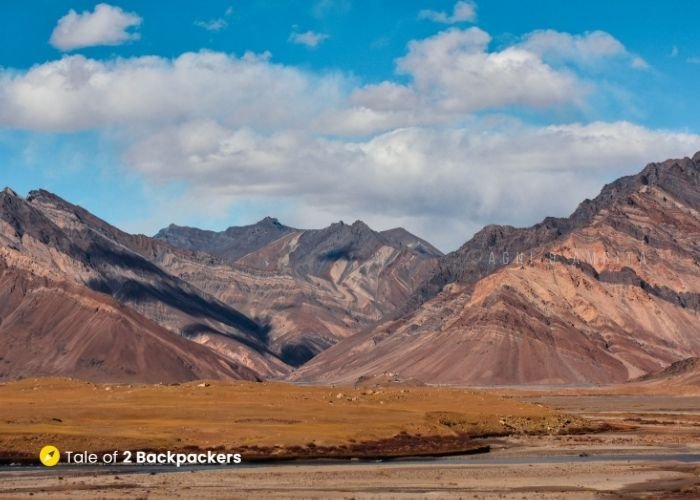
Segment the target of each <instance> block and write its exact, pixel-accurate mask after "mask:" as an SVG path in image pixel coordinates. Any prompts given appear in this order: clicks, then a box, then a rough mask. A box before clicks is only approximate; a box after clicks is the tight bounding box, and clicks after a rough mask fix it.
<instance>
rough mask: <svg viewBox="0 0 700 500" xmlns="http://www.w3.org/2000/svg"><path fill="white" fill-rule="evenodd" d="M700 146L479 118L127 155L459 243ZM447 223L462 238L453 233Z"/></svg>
mask: <svg viewBox="0 0 700 500" xmlns="http://www.w3.org/2000/svg"><path fill="white" fill-rule="evenodd" d="M697 149H700V136H697V135H692V134H682V133H672V132H667V131H659V130H656V131H655V130H648V129H646V128H644V127H640V126H637V125H633V124H631V123H628V122H615V123H605V122H594V123H590V124H579V123H574V124H568V125H557V126H546V127H536V126H528V125H526V124H523V123H521V122H518V121H514V120H508V121H506V122H504V123H499V122H496V123H489V122H488V120H484V119H474V120H473V121H472V122H471V123H470V124H468V126H464V127H460V128H456V129H432V128H421V127H409V128H402V129H397V130H393V131H391V132H387V133H384V134H379V135H377V136H374V137H371V138H369V139H367V140H363V141H349V140H347V139H345V140H344V139H339V138H336V139H328V138H323V137H318V136H315V137H314V136H309V135H307V134H303V133H299V132H297V131H283V132H276V133H273V134H261V133H258V132H255V131H253V130H251V129H247V128H244V129H235V130H232V129H226V128H225V127H221V126H220V125H219V124H217V123H214V122H211V121H204V122H193V123H187V124H183V125H180V126H177V127H173V128H169V129H166V130H161V131H159V132H158V133H156V134H154V135H153V136H151V137H144V138H140V139H139V140H137V141H136V142H134V143H133V144H132V145H131V147H130V148H129V149H128V151H127V152H126V154H125V158H124V160H125V162H126V163H128V164H129V165H131V167H132V168H134V169H136V170H137V171H138V172H140V173H142V174H144V175H146V176H148V177H150V178H155V179H160V180H161V181H175V180H187V181H188V183H190V184H191V185H192V186H194V188H195V189H197V190H198V192H200V193H202V194H203V195H206V196H213V197H215V198H217V199H219V200H226V199H228V200H230V202H231V203H234V201H235V200H241V199H247V200H251V199H256V198H270V197H272V198H275V199H278V200H287V202H288V203H289V204H291V205H294V204H297V205H298V206H300V207H301V208H300V209H301V210H302V212H303V213H304V214H305V216H306V217H310V214H312V213H313V217H311V219H313V220H317V219H321V218H323V217H325V218H326V220H325V223H328V222H330V221H329V220H328V217H329V214H334V216H335V217H337V218H342V219H346V220H348V219H350V220H354V219H353V218H358V217H362V218H364V219H367V220H368V221H369V222H375V223H380V224H383V225H384V226H383V227H388V226H391V225H393V224H394V223H396V224H398V223H399V221H401V222H402V223H404V224H407V225H408V226H409V228H411V229H414V230H418V231H422V232H423V234H425V235H426V236H429V237H430V238H431V239H433V240H434V241H436V242H437V243H438V244H441V245H442V246H443V247H444V248H453V247H454V246H456V245H458V244H459V243H461V242H463V240H464V239H465V238H466V235H468V234H469V233H465V232H464V231H468V230H469V228H476V227H478V226H481V225H484V224H487V223H490V222H494V221H498V222H501V223H512V224H527V223H531V222H533V221H535V220H538V219H540V218H541V217H543V216H545V215H548V214H555V215H564V214H567V213H568V212H569V211H571V210H573V208H575V205H576V204H577V203H578V202H579V201H581V200H582V199H583V198H585V197H590V196H593V195H595V194H596V193H597V191H598V190H599V189H600V187H601V178H605V179H608V180H609V179H611V178H614V177H617V176H619V175H623V174H628V173H631V172H634V171H637V170H639V169H640V168H641V166H642V165H644V164H645V163H646V162H647V161H649V160H650V159H661V158H666V157H669V156H677V155H678V154H679V152H685V153H690V152H692V151H695V150H697ZM376 213H380V214H381V217H380V218H377V217H375V215H374V214H376ZM392 221H393V223H392ZM290 222H294V223H304V221H303V220H301V221H300V220H294V221H290ZM305 223H306V224H308V222H305ZM387 225H388V226H387ZM448 226H450V227H452V228H456V227H461V228H462V229H463V231H462V232H457V233H452V232H445V231H443V228H445V227H448ZM380 227H381V226H380Z"/></svg>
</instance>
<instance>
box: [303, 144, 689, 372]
mask: <svg viewBox="0 0 700 500" xmlns="http://www.w3.org/2000/svg"><path fill="white" fill-rule="evenodd" d="M404 312H405V314H404V315H403V316H401V317H399V318H398V319H396V318H394V319H392V320H391V321H386V322H384V323H382V324H380V325H379V326H378V327H376V328H375V329H373V330H372V331H368V332H365V333H363V334H359V335H357V336H354V337H351V338H349V339H347V340H344V341H342V342H340V343H338V344H336V345H335V346H334V347H332V348H330V349H328V350H327V351H325V352H323V353H321V354H320V355H319V356H317V357H316V358H314V359H313V360H312V361H311V362H310V363H308V364H307V365H305V366H304V367H302V368H301V369H300V370H299V371H298V372H297V373H296V374H294V376H293V378H294V379H295V380H304V381H317V382H337V383H354V382H355V381H356V380H357V379H358V378H359V377H368V376H373V375H376V374H380V373H397V374H400V375H401V376H402V377H403V378H408V377H415V378H419V379H421V380H423V381H425V382H430V383H448V384H478V385H480V384H484V385H486V384H580V383H611V382H623V381H626V380H629V379H633V378H636V377H639V376H641V375H643V374H645V373H649V372H654V371H658V370H660V369H662V368H663V367H665V366H667V365H668V364H670V363H672V362H674V361H677V360H680V359H683V358H687V357H689V356H697V355H699V354H700V153H698V154H696V155H695V156H694V158H692V159H690V158H684V159H680V160H668V161H665V162H662V163H652V164H650V165H648V166H647V167H646V168H644V170H643V171H642V172H641V173H639V174H638V175H634V176H630V177H625V178H622V179H619V180H618V181H616V182H614V183H612V184H610V185H607V186H605V187H604V188H603V190H602V192H601V194H600V195H599V196H598V197H596V198H595V199H594V200H586V201H584V202H583V203H582V204H581V205H580V206H579V207H578V209H577V210H576V211H575V212H574V213H573V214H572V215H571V216H570V217H568V218H565V219H552V218H550V219H546V220H545V221H543V222H542V223H540V224H537V225H535V226H533V227H530V228H526V229H516V228H512V227H498V226H489V227H487V228H485V229H484V230H483V231H481V232H480V233H479V234H477V235H476V236H475V237H474V238H473V239H472V240H470V241H469V242H467V243H466V244H465V245H464V246H463V247H462V248H460V249H459V250H457V251H456V252H454V253H452V254H450V255H448V256H446V257H445V258H443V259H441V261H440V263H439V264H438V267H437V271H436V272H435V273H434V274H433V275H432V277H431V278H430V279H429V280H428V281H427V282H426V283H425V284H424V285H423V286H422V287H420V289H419V291H418V292H417V295H416V296H415V297H414V298H413V300H412V302H411V304H410V307H408V308H407V309H404Z"/></svg>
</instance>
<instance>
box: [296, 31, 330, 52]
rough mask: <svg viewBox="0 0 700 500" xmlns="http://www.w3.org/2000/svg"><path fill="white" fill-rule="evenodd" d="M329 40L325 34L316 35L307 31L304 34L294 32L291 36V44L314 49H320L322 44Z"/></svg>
mask: <svg viewBox="0 0 700 500" xmlns="http://www.w3.org/2000/svg"><path fill="white" fill-rule="evenodd" d="M328 38H329V35H327V34H325V33H315V32H313V31H306V32H304V33H298V32H296V31H293V32H292V33H291V34H290V35H289V41H290V42H292V43H295V44H297V45H305V46H306V47H309V48H312V49H314V48H316V47H318V46H319V45H320V44H321V43H322V42H324V41H325V40H327V39H328Z"/></svg>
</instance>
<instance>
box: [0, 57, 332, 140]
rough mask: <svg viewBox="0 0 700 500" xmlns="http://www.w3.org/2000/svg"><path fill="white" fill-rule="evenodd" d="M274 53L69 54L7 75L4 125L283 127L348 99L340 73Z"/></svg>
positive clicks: (0, 111) (1, 96) (0, 94)
mask: <svg viewBox="0 0 700 500" xmlns="http://www.w3.org/2000/svg"><path fill="white" fill-rule="evenodd" d="M268 58H269V54H262V55H255V54H250V53H248V54H245V55H244V56H242V57H235V56H229V55H226V54H221V53H216V52H207V51H202V52H194V53H185V54H182V55H181V56H179V57H177V58H175V59H172V60H170V59H164V58H160V57H135V58H129V59H115V60H112V61H107V62H103V61H97V60H94V59H88V58H85V57H83V56H80V55H76V56H65V57H63V58H62V59H59V60H57V61H53V62H49V63H45V64H41V65H38V66H35V67H33V68H31V69H29V70H28V71H27V72H25V73H22V74H12V73H9V74H5V75H3V76H2V77H0V123H2V124H4V125H6V126H11V127H15V128H24V129H33V130H48V131H71V130H84V129H91V128H104V127H112V126H126V127H139V126H147V127H157V126H163V125H167V124H171V123H177V122H178V121H183V120H192V119H200V118H212V119H218V120H221V121H222V123H224V124H225V125H227V126H250V127H260V128H268V127H278V128H284V127H290V126H297V125H298V124H300V123H306V122H308V121H309V120H310V119H311V118H313V117H315V116H317V115H318V114H319V113H320V112H321V110H323V109H326V108H327V107H329V106H334V105H337V104H338V103H339V102H340V101H341V99H342V94H341V92H342V91H341V82H340V77H337V76H335V75H332V74H329V75H325V76H323V77H317V76H315V75H313V74H310V73H307V72H304V71H301V70H298V69H295V68H293V67H289V66H283V65H277V64H272V63H271V62H269V60H268Z"/></svg>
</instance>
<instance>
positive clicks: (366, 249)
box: [159, 218, 442, 366]
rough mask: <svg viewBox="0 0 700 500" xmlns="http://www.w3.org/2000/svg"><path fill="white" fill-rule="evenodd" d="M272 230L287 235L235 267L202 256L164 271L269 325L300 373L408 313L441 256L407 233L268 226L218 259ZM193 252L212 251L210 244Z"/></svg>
mask: <svg viewBox="0 0 700 500" xmlns="http://www.w3.org/2000/svg"><path fill="white" fill-rule="evenodd" d="M171 227H172V226H171ZM256 227H258V228H259V230H255V229H254V228H256ZM271 227H277V228H284V229H280V231H281V232H283V233H284V234H282V235H281V236H280V237H278V238H277V239H275V240H273V241H271V242H269V243H267V244H266V245H264V246H261V247H260V248H258V249H256V250H252V251H249V252H248V253H246V254H245V255H244V256H243V257H241V258H239V259H237V260H235V262H232V261H231V260H230V259H227V260H225V261H224V260H221V261H212V260H211V259H206V258H203V257H202V256H201V255H199V257H198V258H178V259H166V260H165V261H163V262H161V265H162V266H164V267H165V268H166V269H167V270H168V271H169V272H171V273H173V274H176V275H178V276H179V277H181V278H182V279H184V280H186V281H188V282H190V283H192V284H194V285H195V286H197V287H198V288H201V289H202V290H205V291H206V292H208V293H211V294H212V295H214V296H216V297H217V298H219V299H220V300H221V301H223V302H225V303H227V304H230V305H232V306H233V307H236V308H237V309H239V310H241V311H245V312H246V313H247V314H249V315H250V316H252V317H256V318H258V319H259V321H261V322H264V323H266V324H269V325H270V331H269V346H270V348H271V349H272V350H273V351H274V352H276V353H278V354H279V355H280V356H281V357H282V359H283V360H284V361H285V362H287V363H289V364H292V365H295V366H296V365H300V364H302V363H304V362H306V361H308V359H310V358H311V357H313V356H314V355H316V354H317V353H318V352H320V351H322V350H324V349H326V348H328V347H330V346H331V345H333V344H335V343H336V342H337V341H338V340H340V339H343V338H346V337H349V336H351V335H353V334H355V333H357V332H359V331H362V330H363V329H366V328H369V327H370V326H372V325H373V324H374V323H376V322H377V321H379V320H381V319H382V318H384V317H385V316H386V315H388V314H391V313H393V312H394V311H396V310H397V309H398V308H399V307H401V306H403V304H405V302H406V300H407V299H408V298H409V297H410V296H411V295H412V294H413V293H414V291H415V289H416V288H417V287H418V286H419V285H420V284H421V283H422V282H423V281H425V279H427V277H428V276H430V275H431V273H432V272H433V270H434V266H435V264H436V262H437V259H438V257H439V256H441V255H442V254H441V253H440V252H439V250H437V249H435V248H434V247H432V246H431V245H430V244H429V243H427V242H425V241H423V240H421V239H420V238H417V237H416V236H413V235H412V234H410V233H409V232H407V231H405V230H403V229H394V230H390V231H385V232H381V233H380V232H376V231H373V230H372V229H370V228H369V227H368V226H367V225H366V224H364V223H363V222H360V221H357V222H355V223H354V224H352V225H347V224H344V223H342V222H339V223H336V224H332V225H331V226H329V227H327V228H324V229H320V230H291V231H287V230H288V229H289V228H287V227H286V226H282V225H281V224H279V223H278V222H277V221H276V220H273V219H269V218H268V219H264V220H263V221H261V222H259V223H258V224H255V225H253V226H246V227H245V228H243V229H244V230H241V231H238V229H237V228H229V229H228V230H227V231H226V232H227V233H228V234H239V235H242V236H240V237H241V238H244V237H245V235H250V234H254V235H256V236H255V237H254V239H255V241H254V242H253V243H251V242H248V241H238V242H236V241H233V242H232V243H231V245H233V246H232V247H231V250H230V249H228V248H223V247H222V248H220V249H219V252H218V254H219V256H226V255H233V254H236V253H241V252H240V251H239V250H237V249H239V248H245V249H246V251H247V250H250V249H251V248H253V247H254V246H256V245H257V244H258V243H259V241H261V240H260V239H258V238H257V235H259V234H261V233H264V234H270V231H275V230H274V229H270V228H271ZM164 231H169V230H164ZM164 231H161V232H160V233H159V235H160V236H159V237H161V236H162V235H163V234H164ZM215 234H219V235H220V234H221V233H215ZM214 238H219V236H215V237H214ZM170 241H175V238H172V237H171V238H170ZM200 243H201V242H200ZM189 248H191V249H193V250H197V251H200V250H202V251H204V250H207V249H208V248H211V247H210V245H209V243H207V242H205V243H202V244H201V246H199V245H190V246H189Z"/></svg>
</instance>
